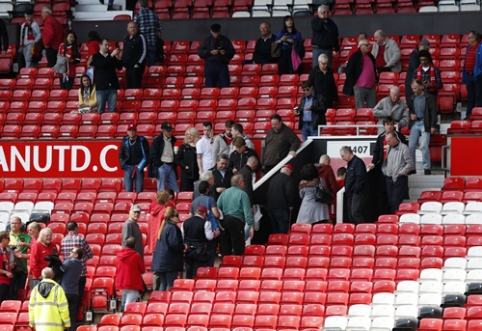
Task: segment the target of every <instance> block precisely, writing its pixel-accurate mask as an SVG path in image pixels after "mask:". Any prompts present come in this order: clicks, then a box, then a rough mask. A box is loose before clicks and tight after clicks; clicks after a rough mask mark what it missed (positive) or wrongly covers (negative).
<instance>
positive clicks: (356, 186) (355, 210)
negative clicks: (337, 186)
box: [340, 146, 367, 224]
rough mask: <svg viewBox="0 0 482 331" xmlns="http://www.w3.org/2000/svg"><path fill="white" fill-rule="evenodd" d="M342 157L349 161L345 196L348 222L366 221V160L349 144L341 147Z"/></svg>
mask: <svg viewBox="0 0 482 331" xmlns="http://www.w3.org/2000/svg"><path fill="white" fill-rule="evenodd" d="M340 157H341V158H342V159H343V161H345V162H346V163H347V169H346V177H345V197H346V202H347V212H348V215H347V217H345V219H346V220H347V221H348V223H354V224H359V223H364V222H365V216H364V209H365V207H366V206H365V202H366V197H367V194H366V182H367V170H366V166H365V162H363V160H362V159H360V158H359V157H358V156H356V155H355V154H353V150H352V149H351V147H348V146H343V147H342V148H341V149H340Z"/></svg>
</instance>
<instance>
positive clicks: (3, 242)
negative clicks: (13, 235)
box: [0, 231, 13, 302]
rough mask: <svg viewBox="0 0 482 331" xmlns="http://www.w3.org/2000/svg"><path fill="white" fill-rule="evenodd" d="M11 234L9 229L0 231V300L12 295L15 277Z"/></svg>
mask: <svg viewBox="0 0 482 331" xmlns="http://www.w3.org/2000/svg"><path fill="white" fill-rule="evenodd" d="M9 243H10V235H9V233H8V232H7V231H1V232H0V302H2V301H3V300H7V299H8V298H9V295H10V279H12V278H13V274H12V271H11V263H13V260H12V257H11V254H10V249H9V248H8V244H9Z"/></svg>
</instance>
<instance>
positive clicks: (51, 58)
mask: <svg viewBox="0 0 482 331" xmlns="http://www.w3.org/2000/svg"><path fill="white" fill-rule="evenodd" d="M58 52H59V51H58V50H56V49H53V48H52V47H49V48H47V49H46V50H45V57H46V58H47V67H49V68H53V66H55V64H56V63H57V53H58Z"/></svg>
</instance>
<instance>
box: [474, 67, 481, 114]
mask: <svg viewBox="0 0 482 331" xmlns="http://www.w3.org/2000/svg"><path fill="white" fill-rule="evenodd" d="M475 106H476V107H482V75H479V77H477V78H476V79H475Z"/></svg>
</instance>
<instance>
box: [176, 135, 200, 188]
mask: <svg viewBox="0 0 482 331" xmlns="http://www.w3.org/2000/svg"><path fill="white" fill-rule="evenodd" d="M198 140H199V132H198V130H196V129H195V128H189V129H187V130H186V135H185V136H184V143H183V144H182V145H181V146H179V150H178V152H177V154H176V160H175V162H176V164H177V165H178V166H179V167H180V168H181V191H194V182H195V181H197V180H198V179H199V168H198V165H197V154H196V143H197V141H198ZM206 170H207V169H206Z"/></svg>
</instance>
